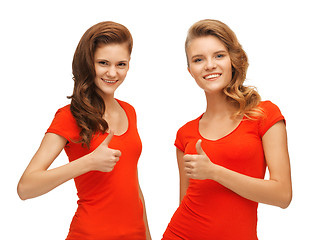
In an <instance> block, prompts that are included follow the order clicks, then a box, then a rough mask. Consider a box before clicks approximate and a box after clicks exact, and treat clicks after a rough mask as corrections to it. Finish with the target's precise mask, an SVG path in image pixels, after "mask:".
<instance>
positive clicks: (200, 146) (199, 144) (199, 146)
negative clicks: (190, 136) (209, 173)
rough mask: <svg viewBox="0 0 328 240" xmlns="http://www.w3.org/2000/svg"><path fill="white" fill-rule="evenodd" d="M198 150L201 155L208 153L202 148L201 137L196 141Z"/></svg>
mask: <svg viewBox="0 0 328 240" xmlns="http://www.w3.org/2000/svg"><path fill="white" fill-rule="evenodd" d="M196 151H197V153H198V154H199V155H206V153H205V152H204V150H203V149H202V140H201V139H199V140H198V141H197V143H196Z"/></svg>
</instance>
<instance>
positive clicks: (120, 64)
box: [117, 62, 127, 68]
mask: <svg viewBox="0 0 328 240" xmlns="http://www.w3.org/2000/svg"><path fill="white" fill-rule="evenodd" d="M126 65H127V63H126V62H120V63H119V64H117V66H119V67H121V68H124V67H126Z"/></svg>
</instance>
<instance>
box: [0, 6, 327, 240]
mask: <svg viewBox="0 0 328 240" xmlns="http://www.w3.org/2000/svg"><path fill="white" fill-rule="evenodd" d="M4 2H5V3H3V2H2V3H1V4H0V26H1V28H0V34H1V37H0V61H1V62H0V66H1V72H0V78H1V94H0V104H1V118H0V121H1V122H0V126H1V138H0V141H1V142H0V147H1V162H0V163H1V167H0V171H1V172H0V189H1V198H0V239H6V240H10V239H13V240H17V239H47V240H52V239H54V240H58V239H65V237H66V234H67V232H68V228H69V224H70V221H71V219H72V217H73V215H74V212H75V210H76V206H77V204H76V200H77V198H76V190H75V186H74V182H73V181H69V182H67V183H65V184H63V185H61V186H60V187H58V188H56V189H55V190H53V191H51V192H50V193H48V194H46V195H43V196H41V197H38V198H35V199H31V200H27V201H21V200H20V199H19V198H18V195H17V193H16V185H17V182H18V180H19V178H20V176H21V174H22V173H23V171H24V169H25V167H26V166H27V164H28V163H29V161H30V159H31V158H32V156H33V154H34V153H35V151H36V150H37V148H38V146H39V144H40V142H41V139H42V137H43V135H44V132H45V131H46V129H47V128H48V126H49V125H50V123H51V120H52V119H53V116H54V114H55V112H56V110H57V109H58V108H59V107H62V106H64V105H66V104H68V103H69V100H68V99H66V96H68V95H71V94H72V89H73V81H72V79H71V78H72V75H71V61H72V57H73V53H74V51H75V48H76V45H77V43H78V41H79V40H80V38H81V36H82V34H83V33H84V32H85V31H86V30H87V29H88V28H89V27H90V26H92V25H93V24H95V23H97V22H100V21H104V20H112V21H116V22H119V23H122V24H123V25H125V26H126V27H128V28H129V29H130V31H131V33H132V35H133V38H134V48H133V52H132V60H131V66H130V71H129V73H128V76H127V78H126V81H125V83H124V84H123V85H122V86H121V87H120V89H119V90H118V91H117V93H116V97H117V98H119V99H121V100H124V101H127V102H129V103H131V104H132V105H133V106H134V107H135V109H136V111H137V115H138V128H139V132H140V135H141V138H142V141H143V153H142V155H141V158H140V161H139V178H140V184H141V187H142V190H143V192H144V196H145V200H146V207H147V211H148V220H149V225H150V230H151V233H152V237H153V239H154V240H158V239H160V238H161V236H162V234H163V232H164V230H165V228H166V226H167V224H168V222H169V220H170V218H171V216H172V214H173V212H174V211H175V209H176V208H177V207H178V169H177V164H176V159H175V147H174V145H173V143H174V140H175V134H176V131H177V130H178V128H179V127H181V126H182V125H183V124H184V123H185V122H187V121H189V120H192V119H194V118H196V117H198V116H199V115H200V114H201V113H202V112H203V111H204V110H205V97H204V94H203V92H202V91H201V90H200V89H199V88H198V86H197V85H196V84H195V82H194V80H193V79H192V78H191V76H190V75H189V73H188V72H187V67H186V60H185V55H184V40H185V36H186V33H187V30H188V28H189V27H190V25H191V24H193V23H194V22H196V21H198V20H201V19H204V18H214V19H218V20H221V21H223V22H225V23H226V24H228V25H229V26H230V27H231V28H232V29H233V30H234V31H235V33H236V34H237V37H238V38H239V40H240V42H241V44H242V45H243V47H244V49H245V51H246V52H247V54H248V57H249V62H250V67H249V71H248V75H247V78H248V80H247V82H246V84H248V85H255V86H257V88H258V90H259V92H260V94H261V95H262V98H263V99H264V100H266V99H269V100H271V101H272V102H274V103H275V104H277V105H278V106H279V107H280V109H281V111H282V113H283V114H284V116H285V118H286V119H287V130H288V136H289V151H290V158H291V164H292V178H293V188H294V198H293V201H292V203H291V205H290V207H289V208H288V209H286V210H282V209H280V208H277V207H272V206H266V205H262V204H260V206H259V211H258V212H259V213H258V215H259V223H258V236H259V239H263V240H270V239H273V240H276V239H282V240H284V239H328V233H327V229H326V228H327V224H328V219H327V215H328V207H327V203H328V197H327V183H328V181H327V176H326V174H327V167H328V164H327V160H328V157H327V154H326V149H327V144H328V141H327V134H328V131H327V120H326V118H327V89H328V84H327V82H328V77H327V64H328V60H327V57H328V47H327V43H328V36H327V22H328V17H327V14H326V13H327V7H326V6H325V3H324V2H325V1H318V0H312V1H302V0H299V1H288V0H276V1H270V2H269V1H260V0H259V1H254V0H253V1H243V0H240V1H228V0H225V1H220V0H217V1H208V0H202V1H201V0H198V1H193V0H188V1H178V0H176V1H161V2H159V1H141V0H138V1H127V0H116V1H81V0H80V1H51V2H48V1H23V0H19V1H4ZM65 163H67V157H66V155H65V154H64V153H62V154H61V155H60V156H59V157H58V158H57V159H56V161H55V162H54V164H53V166H52V167H55V166H59V165H63V164H65Z"/></svg>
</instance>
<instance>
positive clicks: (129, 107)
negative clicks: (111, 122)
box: [115, 98, 135, 112]
mask: <svg viewBox="0 0 328 240" xmlns="http://www.w3.org/2000/svg"><path fill="white" fill-rule="evenodd" d="M115 99H116V98H115ZM116 101H117V102H118V103H119V104H120V105H121V107H122V108H123V109H124V110H126V111H133V112H135V109H134V107H133V106H132V105H131V104H130V103H127V102H125V101H122V100H119V99H116Z"/></svg>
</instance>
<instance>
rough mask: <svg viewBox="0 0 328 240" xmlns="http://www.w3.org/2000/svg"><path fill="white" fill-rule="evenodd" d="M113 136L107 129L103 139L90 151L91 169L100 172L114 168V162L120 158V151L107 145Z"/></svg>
mask: <svg viewBox="0 0 328 240" xmlns="http://www.w3.org/2000/svg"><path fill="white" fill-rule="evenodd" d="M113 136H114V133H113V131H109V133H108V136H107V137H106V138H105V140H104V141H103V142H102V143H101V144H100V145H99V146H98V147H97V148H96V149H95V150H94V151H93V152H92V153H90V155H89V156H90V159H91V163H92V170H94V171H101V172H110V171H112V170H113V169H114V167H115V165H116V163H117V162H118V160H119V159H120V156H121V151H119V150H115V149H111V148H109V147H108V145H109V143H110V141H111V140H112V138H113Z"/></svg>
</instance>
